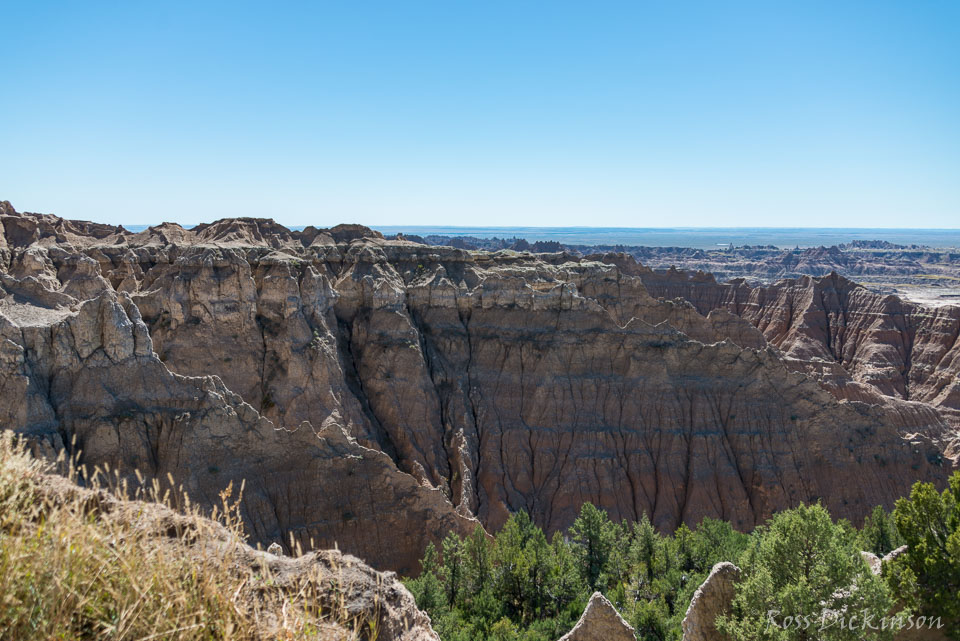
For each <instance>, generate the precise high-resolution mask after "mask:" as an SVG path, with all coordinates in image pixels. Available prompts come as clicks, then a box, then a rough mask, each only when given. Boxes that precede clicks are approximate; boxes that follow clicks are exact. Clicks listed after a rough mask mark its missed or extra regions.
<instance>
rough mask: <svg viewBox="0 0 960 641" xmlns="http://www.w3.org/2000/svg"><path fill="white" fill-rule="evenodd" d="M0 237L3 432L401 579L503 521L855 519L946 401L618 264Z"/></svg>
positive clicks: (216, 240) (940, 475)
mask: <svg viewBox="0 0 960 641" xmlns="http://www.w3.org/2000/svg"><path fill="white" fill-rule="evenodd" d="M0 221H2V223H3V229H4V235H3V240H2V244H0V257H2V258H3V261H2V263H0V287H2V290H0V293H2V296H3V297H2V299H0V337H2V338H3V341H2V343H0V386H2V388H3V389H4V390H5V394H4V402H3V403H2V404H0V420H2V421H3V423H4V425H5V426H9V427H12V428H13V429H16V430H17V431H20V432H23V433H26V434H29V435H30V436H31V438H32V440H33V441H34V443H36V444H37V445H36V446H37V447H38V448H41V449H43V450H44V451H48V452H56V451H58V449H62V448H68V449H70V448H75V449H74V451H79V452H80V454H79V456H80V458H81V460H82V461H83V462H85V463H87V464H103V463H110V465H111V466H112V467H114V468H117V469H120V470H123V471H125V472H128V473H129V472H132V470H133V469H138V470H140V471H141V473H143V474H144V475H146V476H148V477H156V478H160V479H167V478H168V475H169V477H170V478H172V479H173V481H174V483H175V484H177V485H183V486H184V488H185V489H186V490H187V491H188V492H189V493H190V495H191V497H193V500H195V501H199V502H201V503H203V504H207V505H210V504H213V503H214V502H215V501H216V500H217V496H218V493H219V491H220V490H221V489H222V488H223V487H225V486H226V485H227V484H228V483H229V482H231V481H232V482H234V483H235V485H239V483H240V482H241V481H243V482H245V495H244V503H243V505H244V517H245V522H246V526H247V530H248V532H249V533H250V536H251V539H252V540H253V541H254V542H262V543H264V545H267V544H269V543H271V542H274V541H281V542H283V544H284V545H286V546H287V547H289V546H290V545H291V540H292V541H293V545H299V546H301V547H304V548H308V547H333V545H334V544H336V545H337V546H339V547H340V549H342V550H344V551H346V552H350V553H352V554H356V555H358V556H360V557H362V558H364V559H365V560H367V561H369V562H371V563H372V564H373V565H375V566H376V567H379V568H384V569H395V570H399V571H402V572H416V571H417V569H418V568H417V559H419V558H420V556H421V555H422V552H423V548H424V546H425V545H426V544H427V542H428V541H438V540H439V538H440V537H442V536H443V535H444V534H445V533H446V532H447V531H450V530H454V531H458V532H461V533H466V532H467V531H469V530H472V529H473V528H474V527H475V526H476V525H477V523H478V522H479V523H482V524H483V525H484V526H485V527H487V528H488V529H491V530H495V529H497V528H498V527H499V526H500V525H501V524H502V523H503V522H504V521H505V520H506V518H507V517H508V515H509V514H510V513H511V512H513V511H516V510H519V509H524V510H527V511H528V512H529V513H530V514H531V516H532V517H533V518H534V520H535V521H536V522H537V523H538V524H539V525H540V526H542V527H544V528H545V529H547V530H550V531H552V530H557V529H561V528H565V527H567V526H569V525H570V524H571V523H572V521H573V519H574V517H575V515H576V513H577V512H578V510H579V508H580V506H581V505H582V504H583V503H584V502H586V501H590V502H592V503H594V504H596V505H599V506H601V507H603V508H605V509H606V510H607V511H608V512H609V514H610V516H611V517H612V518H614V519H618V520H619V519H622V518H625V519H635V518H638V517H639V516H640V515H641V514H642V513H644V512H646V513H648V514H649V515H651V518H652V519H653V520H654V522H655V523H656V524H657V525H658V526H659V527H661V528H662V529H664V530H669V529H672V528H674V527H676V526H677V525H679V524H680V523H681V522H687V523H689V524H695V523H697V522H699V520H700V519H702V518H703V517H704V516H712V517H718V518H723V519H727V520H730V521H732V522H733V523H734V524H735V525H736V526H737V527H739V528H742V529H749V528H751V527H753V526H754V525H755V524H757V523H758V522H760V521H762V520H764V519H765V518H767V517H768V516H769V515H770V514H771V513H772V512H773V511H775V510H777V509H781V508H784V507H788V506H792V505H795V504H797V503H799V502H801V501H814V500H817V499H820V500H822V501H823V502H824V504H825V505H827V506H828V507H829V508H830V509H831V511H832V512H833V513H834V514H835V515H836V516H837V517H847V518H850V519H852V520H854V521H857V520H859V519H860V518H862V516H863V515H865V514H866V513H867V512H868V511H869V510H870V509H871V508H872V507H873V506H875V505H877V504H883V505H887V506H890V505H891V504H892V502H893V500H895V499H896V498H897V497H898V496H900V495H902V494H904V493H906V492H907V491H908V489H909V486H910V485H911V484H912V482H913V481H915V480H929V481H933V482H936V483H940V482H942V480H943V479H944V478H945V477H946V476H947V474H948V472H949V468H950V466H951V462H950V460H949V459H947V458H945V456H946V455H949V454H950V453H951V451H950V449H949V443H950V438H951V435H952V429H953V428H952V427H951V426H950V424H949V423H948V422H947V420H945V419H944V416H943V409H942V408H943V407H944V404H943V403H940V404H936V403H933V402H928V401H920V402H917V401H914V400H912V399H908V400H905V399H904V398H903V396H902V395H900V396H898V395H897V394H896V393H893V392H895V391H896V386H895V385H893V384H892V383H891V385H893V386H892V387H890V386H889V385H888V386H887V387H883V386H880V385H876V384H874V383H873V382H869V381H868V382H864V380H862V379H863V376H861V374H860V373H859V370H856V371H851V370H848V369H847V364H846V363H845V362H844V361H842V360H837V359H834V360H833V361H829V360H826V359H824V360H821V361H817V360H816V359H815V358H813V356H812V355H811V354H810V353H808V352H803V351H802V350H800V348H799V347H797V348H793V347H791V346H792V345H794V344H797V345H799V344H801V342H798V341H800V339H799V338H797V339H796V340H795V341H794V342H787V341H785V340H781V338H780V333H774V332H771V331H770V324H768V323H759V322H757V321H756V317H754V316H751V315H749V314H746V313H744V311H743V309H742V308H739V307H737V306H736V305H732V304H730V303H729V301H728V302H724V301H725V300H727V299H728V298H730V297H731V296H732V294H730V293H728V292H727V290H724V289H723V287H725V286H719V285H716V283H715V282H714V283H713V285H709V281H710V280H711V279H704V280H705V282H708V285H709V287H707V286H705V288H704V289H703V290H702V291H703V292H714V293H710V294H709V297H708V298H709V301H710V303H709V304H707V303H705V302H704V300H701V298H703V296H701V295H700V294H699V293H698V292H700V291H701V290H698V289H694V288H692V287H684V288H678V291H677V292H674V291H673V290H672V289H671V290H669V291H667V286H666V285H663V284H661V285H656V283H654V284H651V282H653V281H654V280H655V276H651V274H652V272H650V270H647V269H645V268H643V267H642V266H640V265H637V264H636V263H635V262H633V260H632V259H628V258H625V257H623V256H616V255H608V256H601V257H595V259H584V258H580V257H576V256H572V255H569V254H562V253H558V254H539V255H532V254H518V253H516V252H498V253H486V252H470V251H466V250H460V249H454V248H449V247H428V246H424V245H419V244H415V243H411V242H407V241H404V240H385V239H384V238H382V237H381V236H380V235H379V234H378V233H377V232H373V231H371V230H369V229H366V228H364V227H360V226H356V225H351V226H347V225H341V226H338V227H335V228H332V229H323V230H321V229H315V228H307V229H305V230H303V231H291V230H288V229H286V228H284V227H282V226H280V225H277V224H276V223H274V222H272V221H267V220H260V219H231V220H223V221H218V222H216V223H212V224H210V225H202V226H198V227H196V228H193V229H190V230H187V229H183V228H181V227H179V226H177V225H173V224H164V225H159V226H157V227H152V228H150V229H148V230H146V231H144V232H141V233H138V234H132V233H129V232H127V231H125V230H123V229H122V228H114V227H108V226H103V225H96V224H93V223H81V222H75V221H65V220H62V219H59V218H56V217H54V216H40V215H33V214H19V213H16V212H15V211H13V209H12V207H9V206H7V205H5V206H4V209H3V212H2V216H0ZM671 278H672V277H671ZM648 281H650V282H648ZM671 287H672V286H671ZM711 288H713V289H711ZM718 288H719V289H718ZM681 290H682V291H681ZM715 290H716V291H715ZM651 291H653V292H654V293H656V294H657V295H658V296H664V295H667V296H669V298H670V299H671V300H665V299H663V298H657V297H654V296H653V295H651ZM751 295H753V294H751ZM704 296H706V294H704ZM724 297H727V298H724ZM849 298H850V297H847V299H849ZM881 312H882V310H880V311H877V312H876V313H878V314H881ZM848 318H852V313H851V314H850V315H849V316H848ZM880 318H881V321H884V322H886V321H885V320H884V319H885V318H886V317H883V316H882V314H881V316H880ZM890 322H894V321H892V320H891V321H890ZM788 326H789V325H788ZM848 327H849V324H848ZM787 333H789V331H787ZM794 334H797V335H798V336H799V335H800V334H802V332H799V330H797V331H796V332H794ZM863 336H868V337H872V338H871V339H870V340H876V341H881V340H883V339H884V337H887V338H889V335H888V334H885V333H883V332H880V331H879V330H878V331H874V332H872V333H871V332H867V333H866V334H863ZM858 340H861V342H862V341H865V340H867V339H866V338H863V339H858ZM803 344H806V343H803ZM831 344H832V345H837V344H838V343H836V342H833V343H831ZM844 344H847V343H844ZM914 344H915V345H916V344H917V343H916V341H915V343H914ZM883 345H886V343H883V344H882V345H880V344H878V346H876V348H875V349H876V350H877V351H878V352H884V350H885V349H886V348H885V347H884V346H883ZM804 349H807V348H804ZM811 349H812V348H811ZM864 349H866V348H864ZM948 351H949V350H948ZM837 353H844V352H843V350H840V351H839V352H837ZM931 358H933V357H931ZM941 360H942V359H941ZM813 363H817V366H816V367H814V366H813V365H812V364H813ZM938 367H939V365H938ZM853 369H854V370H855V369H856V368H853ZM858 377H859V378H858ZM944 389H946V387H945V388H944ZM838 390H846V391H843V392H842V393H840V392H838ZM888 392H891V393H890V394H888Z"/></svg>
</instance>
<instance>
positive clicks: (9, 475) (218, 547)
mask: <svg viewBox="0 0 960 641" xmlns="http://www.w3.org/2000/svg"><path fill="white" fill-rule="evenodd" d="M48 467H49V465H48V464H44V463H41V462H39V461H37V460H34V459H32V458H31V457H30V456H29V455H28V454H27V453H25V451H24V448H23V447H22V446H21V445H19V444H18V443H17V441H16V439H15V438H14V437H12V436H11V435H9V434H8V433H0V640H3V641H6V640H17V641H30V640H33V639H36V640H40V639H43V640H45V641H46V640H51V639H57V640H65V641H72V640H74V639H91V640H94V639H97V640H98V639H110V640H111V641H125V640H130V641H151V640H160V639H163V640H176V641H180V640H184V641H186V640H200V639H204V640H207V639H236V640H240V641H244V640H247V639H251V640H252V639H301V638H310V639H318V638H320V639H341V638H353V637H354V636H355V635H354V634H353V633H349V635H345V634H344V633H345V632H346V629H347V628H344V627H341V624H343V623H345V622H344V621H343V620H342V617H340V616H339V615H340V614H342V613H338V612H334V611H331V610H330V609H329V608H328V610H327V611H326V612H324V611H322V610H323V608H321V607H320V606H319V605H318V604H319V603H320V601H321V599H319V598H316V597H317V595H316V594H313V593H312V592H311V591H313V592H316V591H318V590H319V589H320V588H319V587H318V586H321V585H323V581H322V580H321V577H319V576H316V577H308V580H304V581H300V582H296V583H295V584H293V585H292V586H291V585H290V582H288V584H287V585H286V592H284V591H282V590H277V589H273V588H272V586H273V583H274V582H273V579H272V577H270V576H269V570H268V568H267V567H266V565H264V566H263V567H257V566H256V564H255V563H251V561H250V558H251V556H250V552H251V551H250V548H248V547H246V546H244V545H243V544H242V533H241V529H240V523H239V518H238V508H237V504H238V497H233V496H231V494H232V492H233V489H232V488H228V489H227V490H225V491H224V492H223V493H222V494H221V501H222V506H221V507H220V508H219V509H217V510H215V511H214V514H213V515H212V516H213V519H212V520H210V519H207V518H201V517H200V516H199V514H198V512H197V511H196V510H195V508H191V507H190V505H189V501H187V500H185V499H184V497H183V496H182V495H181V496H180V497H179V498H177V500H176V502H177V503H178V505H180V506H181V507H184V506H185V507H186V512H187V514H186V515H181V514H176V513H174V512H172V511H171V510H168V509H164V508H163V507H162V506H161V505H157V504H156V502H160V503H167V504H169V503H170V502H171V494H170V492H164V493H162V494H161V492H160V489H159V485H158V484H156V483H154V484H153V485H152V486H150V485H147V487H148V490H147V491H146V492H143V491H137V492H136V497H135V498H140V499H151V500H152V502H151V500H133V501H128V500H120V499H122V498H129V497H124V496H123V494H125V493H126V488H127V485H126V484H125V483H122V482H116V483H110V482H109V479H110V478H111V477H110V475H109V474H104V473H101V472H97V471H95V472H92V473H86V472H77V471H75V469H74V468H72V467H71V470H72V471H71V476H73V477H74V479H72V480H71V479H67V478H62V477H58V476H54V475H50V474H46V472H47V468H48ZM78 476H79V477H82V479H83V481H84V485H85V486H86V487H85V488H79V487H77V486H76V485H75V484H74V483H73V482H72V481H73V480H76V478H77V477H78ZM112 478H113V479H114V480H118V479H119V477H118V476H114V477H112ZM106 485H111V487H110V488H109V489H110V490H111V491H110V492H107V491H105V489H104V488H105V486H106ZM117 493H119V494H120V496H119V497H118V498H115V497H116V494H117ZM208 516H209V515H208ZM241 548H243V549H245V550H246V555H245V556H244V555H241V554H240V551H241ZM346 623H358V622H346ZM349 627H353V626H349ZM325 631H326V632H325ZM334 631H336V632H334Z"/></svg>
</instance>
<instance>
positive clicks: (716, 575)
mask: <svg viewBox="0 0 960 641" xmlns="http://www.w3.org/2000/svg"><path fill="white" fill-rule="evenodd" d="M739 580H740V568H738V567H737V566H735V565H734V564H733V563H728V562H726V561H724V562H721V563H717V564H716V565H714V566H713V569H711V570H710V574H709V575H708V576H707V578H706V579H705V580H704V582H703V583H702V584H701V585H700V587H699V588H697V591H696V592H694V593H693V599H691V601H690V606H689V607H688V608H687V613H686V615H685V616H684V617H683V623H682V624H681V627H682V628H683V641H724V640H725V639H726V638H727V637H726V635H723V634H721V633H720V632H719V631H718V630H717V625H716V621H717V617H718V616H721V615H725V614H729V613H730V606H731V604H732V603H733V598H734V597H735V596H736V593H737V592H736V590H737V581H739Z"/></svg>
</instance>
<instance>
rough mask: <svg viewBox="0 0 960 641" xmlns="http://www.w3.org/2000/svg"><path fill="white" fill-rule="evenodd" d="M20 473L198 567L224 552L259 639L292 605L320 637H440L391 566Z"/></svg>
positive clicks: (45, 492) (52, 500) (45, 502)
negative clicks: (251, 537)
mask: <svg viewBox="0 0 960 641" xmlns="http://www.w3.org/2000/svg"><path fill="white" fill-rule="evenodd" d="M0 438H6V435H5V434H0ZM23 480H24V482H27V483H29V485H30V487H31V488H32V489H33V490H34V491H35V492H36V497H37V500H36V503H37V504H38V505H40V506H42V509H44V510H51V509H54V508H55V507H61V506H71V507H72V506H76V507H77V508H79V509H81V510H82V511H83V513H84V514H88V515H89V516H90V518H92V519H95V520H96V521H101V522H103V521H108V522H109V524H110V530H109V531H110V532H124V531H127V530H129V529H130V528H136V530H137V533H138V536H142V535H144V534H145V533H146V534H147V535H151V536H154V537H156V545H164V544H165V541H168V540H171V541H175V543H176V544H177V545H178V548H177V549H178V550H179V551H180V552H182V553H185V554H186V555H188V557H189V558H194V557H196V558H197V560H198V566H200V567H205V568H207V571H210V570H209V566H206V565H205V564H204V563H202V562H201V561H200V559H203V558H205V557H209V556H210V555H215V556H216V558H218V559H223V560H224V562H223V563H222V567H223V568H225V569H227V570H229V571H231V572H235V573H238V574H239V575H240V576H241V577H244V580H243V582H242V583H241V584H240V588H238V590H237V592H236V594H233V595H232V596H233V599H234V602H235V603H237V604H242V605H235V606H234V607H237V608H238V611H240V610H241V609H242V608H245V607H250V606H253V607H252V608H251V609H255V610H256V611H257V614H256V615H255V618H256V620H257V625H258V628H260V631H261V633H262V638H265V639H266V638H286V637H287V634H284V632H283V631H284V630H285V627H284V626H282V625H281V623H282V622H285V621H286V619H287V617H288V613H287V612H286V609H287V608H288V607H291V606H292V607H293V608H295V609H296V610H297V611H303V612H320V613H322V615H323V616H324V619H325V620H324V621H323V622H317V623H315V624H314V627H316V628H317V632H318V633H319V637H318V638H323V639H327V638H330V639H333V638H336V639H346V638H351V639H354V638H356V639H365V640H370V641H372V639H373V638H374V637H375V638H376V639H377V641H439V637H438V636H437V634H436V633H435V632H434V631H433V629H432V628H431V626H430V618H429V617H428V616H427V615H426V614H425V613H423V612H421V611H420V610H419V609H418V608H417V606H416V603H415V601H414V599H413V596H412V595H411V594H410V592H409V591H408V590H407V589H406V588H405V587H404V586H403V584H402V583H401V582H400V581H399V580H398V579H397V577H396V575H395V574H394V573H392V572H387V573H382V572H377V571H375V570H373V569H372V568H370V567H369V566H367V565H366V564H364V563H363V562H362V561H360V560H359V559H357V558H355V557H352V556H349V555H346V554H342V553H341V552H339V551H338V550H320V551H314V552H309V553H307V554H304V555H301V556H298V557H296V558H290V557H284V556H282V555H281V556H278V555H275V554H272V553H270V552H263V551H261V550H257V549H254V548H252V547H250V546H249V545H246V544H245V543H243V542H241V541H239V540H237V538H236V537H235V536H234V534H233V533H232V532H231V531H229V530H228V529H227V528H225V527H223V526H222V525H221V524H220V523H218V522H213V521H209V520H207V519H204V518H201V517H197V516H195V515H189V516H185V515H183V514H180V513H177V512H175V511H173V510H171V509H170V508H169V507H167V506H165V505H162V504H159V503H154V502H150V501H132V500H127V499H121V498H118V497H117V496H116V495H114V494H112V493H110V492H107V491H104V490H102V489H96V490H93V489H87V488H83V487H79V486H77V485H75V484H74V483H73V482H72V481H70V480H68V479H66V478H64V477H62V476H55V475H50V474H42V473H41V474H37V473H35V472H32V471H31V472H29V473H28V474H27V476H26V477H25V478H24V479H23ZM121 560H122V559H121ZM346 626H350V628H352V629H350V628H348V627H346ZM373 631H375V633H373V634H371V633H372V632H373Z"/></svg>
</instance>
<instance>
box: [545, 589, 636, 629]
mask: <svg viewBox="0 0 960 641" xmlns="http://www.w3.org/2000/svg"><path fill="white" fill-rule="evenodd" d="M635 638H636V637H635V636H634V630H633V626H631V625H630V624H629V623H627V622H626V621H624V619H623V617H622V616H620V613H619V612H617V609H616V608H615V607H613V604H612V603H610V601H608V600H607V598H606V597H605V596H603V595H602V594H600V593H599V592H594V593H593V596H591V597H590V601H589V602H588V603H587V607H585V608H584V609H583V614H582V615H580V620H579V621H577V624H576V625H575V626H573V629H572V630H570V632H567V633H566V634H565V635H563V636H562V637H560V641H634V640H635Z"/></svg>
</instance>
